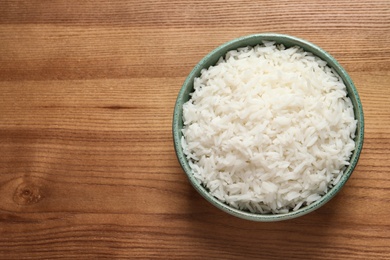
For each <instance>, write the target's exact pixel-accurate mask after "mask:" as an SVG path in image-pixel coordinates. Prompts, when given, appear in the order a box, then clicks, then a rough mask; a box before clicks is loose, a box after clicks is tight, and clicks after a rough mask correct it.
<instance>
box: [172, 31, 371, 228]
mask: <svg viewBox="0 0 390 260" xmlns="http://www.w3.org/2000/svg"><path fill="white" fill-rule="evenodd" d="M262 41H275V42H276V43H277V44H283V45H284V46H285V47H286V48H288V47H292V46H299V47H301V48H303V50H304V51H307V52H311V53H313V54H314V55H316V56H317V57H319V58H321V59H322V60H324V61H326V62H327V64H328V66H329V67H331V68H333V69H334V70H335V71H336V72H337V73H338V74H339V75H340V77H341V78H342V80H343V81H344V84H345V85H346V88H347V93H348V96H349V98H350V99H351V101H352V104H353V110H354V114H355V119H356V120H357V129H356V137H355V139H354V141H355V150H354V151H353V153H352V155H351V158H350V161H349V162H350V165H349V166H348V167H347V169H346V170H345V171H344V174H343V176H342V177H341V180H340V181H339V182H338V183H337V184H336V185H335V186H333V187H332V188H331V189H330V190H329V191H328V192H327V193H326V194H325V195H323V196H322V197H321V198H320V199H319V200H317V201H315V202H313V203H312V204H310V205H306V206H304V207H302V208H300V209H298V210H296V211H289V212H288V213H283V214H272V213H269V214H260V213H251V212H249V211H244V210H239V209H236V208H233V207H231V206H229V205H227V204H225V203H224V202H221V201H220V200H218V199H217V198H215V197H213V196H212V195H211V194H210V193H209V192H208V191H207V189H206V188H205V187H204V186H202V185H201V184H200V183H199V182H198V181H197V180H196V179H195V177H194V176H193V174H192V172H191V169H190V166H189V164H188V161H187V158H186V156H185V154H184V152H183V149H182V146H181V138H182V132H181V129H182V128H183V104H184V103H185V102H187V101H188V100H189V98H190V93H191V92H193V91H194V89H193V81H194V78H195V77H198V76H199V75H200V72H201V70H202V69H205V68H206V69H207V68H209V67H210V66H212V65H215V64H216V63H217V61H218V60H219V58H220V57H221V56H224V55H225V54H226V53H227V52H228V51H230V50H234V49H238V48H240V47H246V46H255V45H257V44H261V43H262ZM172 130H173V140H174V147H175V151H176V155H177V158H178V160H179V162H180V165H181V167H182V168H183V170H184V172H185V174H186V175H187V177H188V179H189V181H190V183H191V184H192V186H193V187H194V188H195V190H196V191H197V192H199V194H200V195H202V196H203V197H204V198H205V199H206V200H207V201H209V202H210V203H211V204H212V205H214V206H215V207H217V208H219V209H220V210H222V211H224V212H227V213H229V214H231V215H233V216H236V217H239V218H242V219H246V220H251V221H261V222H270V221H281V220H288V219H292V218H296V217H299V216H303V215H305V214H308V213H310V212H312V211H314V210H316V209H318V208H320V207H321V206H323V205H324V204H326V203H327V202H328V201H329V200H330V199H332V198H333V197H334V196H335V195H336V194H337V193H338V192H339V191H340V190H341V189H342V187H343V186H344V185H345V183H346V182H347V180H348V179H349V177H350V176H351V174H352V172H353V170H354V169H355V167H356V165H357V163H358V160H359V156H360V153H361V150H362V148H363V139H364V116H363V108H362V104H361V101H360V98H359V94H358V92H357V90H356V88H355V86H354V84H353V82H352V79H351V78H350V76H349V75H348V74H347V72H346V71H345V70H344V68H343V67H342V66H341V65H340V64H339V63H338V62H337V61H336V59H335V58H333V57H332V56H331V55H330V54H328V53H327V52H326V51H324V50H323V49H321V48H320V47H318V46H316V45H314V44H313V43H310V42H308V41H305V40H303V39H300V38H297V37H293V36H289V35H283V34H274V33H266V34H254V35H248V36H244V37H240V38H236V39H233V40H232V41H229V42H227V43H224V44H222V45H220V46H219V47H217V48H216V49H214V50H213V51H211V52H210V53H209V54H207V55H206V56H205V57H204V58H203V59H202V60H201V61H200V62H199V63H198V64H197V65H196V66H195V67H194V68H193V70H192V71H191V72H190V74H189V75H188V77H187V78H186V80H185V81H184V84H183V86H182V88H181V90H180V92H179V94H178V97H177V100H176V104H175V108H174V114H173V126H172Z"/></svg>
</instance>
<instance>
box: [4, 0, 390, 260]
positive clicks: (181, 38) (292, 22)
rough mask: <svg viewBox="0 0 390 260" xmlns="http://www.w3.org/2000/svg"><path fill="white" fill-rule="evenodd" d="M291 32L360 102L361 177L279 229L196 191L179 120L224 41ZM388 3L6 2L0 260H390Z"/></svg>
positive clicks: (355, 176) (278, 225) (358, 170)
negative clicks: (193, 80) (338, 73)
mask: <svg viewBox="0 0 390 260" xmlns="http://www.w3.org/2000/svg"><path fill="white" fill-rule="evenodd" d="M260 32H277V33H287V34H291V35H294V36H297V37H301V38H304V39H306V40H309V41H311V42H313V43H315V44H317V45H319V46H320V47H322V48H324V49H325V50H327V51H328V52H330V53H331V54H332V55H333V56H334V57H335V58H336V59H338V60H339V62H340V63H341V64H342V65H343V66H344V67H345V69H346V70H347V71H348V72H349V73H350V75H351V77H352V78H353V80H354V82H355V85H356V87H357V89H358V91H359V93H360V96H361V99H362V102H363V106H364V112H365V120H366V131H365V143H364V149H363V152H362V155H361V158H360V161H359V164H358V166H357V168H356V170H355V172H354V173H353V176H352V177H351V179H350V180H349V181H348V183H347V185H346V186H345V188H344V189H343V190H342V191H341V192H340V193H339V194H338V195H337V196H336V197H335V198H334V199H333V200H332V201H331V202H329V203H328V204H327V205H325V206H324V207H323V208H321V209H319V210H317V211H315V212H313V213H311V214H309V215H306V216H304V217H301V218H298V219H294V220H290V221H285V222H278V223H255V222H250V221H245V220H241V219H237V218H235V217H232V216H230V215H227V214H225V213H223V212H220V211H219V210H217V209H216V208H214V207H213V206H211V205H210V204H209V203H208V202H206V201H205V200H204V199H202V198H201V197H200V195H198V194H197V193H196V191H195V190H194V189H193V188H192V187H191V186H190V184H189V182H188V180H187V179H186V177H185V175H184V173H183V171H182V169H181V168H180V166H179V163H178V162H177V159H176V157H175V153H174V149H173V145H172V134H171V121H172V111H173V106H174V102H175V99H176V96H177V93H178V91H179V89H180V87H181V85H182V83H183V81H184V79H185V77H186V75H187V74H188V73H189V72H190V70H191V69H192V68H193V66H194V65H195V64H196V63H197V62H198V61H199V60H200V59H201V58H202V57H203V56H204V55H205V54H206V53H208V52H210V51H211V50H212V49H214V48H215V47H217V46H218V45H220V44H221V43H224V42H226V41H228V40H231V39H233V38H236V37H238V36H243V35H247V34H252V33H260ZM389 84H390V2H389V1H388V0H383V1H368V0H365V1H350V0H349V1H322V0H321V1H298V0H293V1H287V0H285V1H214V0H212V1H183V0H172V1H168V0H164V1H150V0H144V1H133V0H127V1H119V0H116V1H115V0H113V1H103V0H96V1H90V0H87V1H76V0H69V1H65V0H54V1H33V0H32V1H17V0H14V1H10V0H2V1H1V2H0V258H1V259H129V258H144V259H292V258H298V259H390V171H389V161H390V150H389V146H390V136H389V134H390V130H389V126H390V106H389V98H390V85H389Z"/></svg>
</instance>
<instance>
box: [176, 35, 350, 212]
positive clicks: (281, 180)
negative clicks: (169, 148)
mask: <svg viewBox="0 0 390 260" xmlns="http://www.w3.org/2000/svg"><path fill="white" fill-rule="evenodd" d="M183 121H184V127H183V129H182V132H183V138H182V147H183V149H184V153H185V154H186V156H187V159H188V161H189V164H190V167H191V169H192V172H193V174H194V176H195V178H196V179H197V180H198V181H199V182H200V183H202V184H203V185H204V186H205V187H206V188H207V189H208V190H209V192H210V193H211V194H212V195H213V196H215V197H216V198H218V199H219V200H221V201H222V202H225V203H227V204H228V205H230V206H232V207H235V208H237V209H242V210H246V211H250V212H255V213H287V212H289V211H291V210H293V211H295V210H297V209H299V208H301V207H302V206H305V205H309V204H311V203H313V202H314V201H316V200H318V199H320V198H321V196H323V195H324V194H325V193H326V192H327V191H328V190H329V189H330V188H331V187H332V186H334V185H335V184H337V183H338V182H339V180H340V178H341V176H342V175H343V170H345V168H346V166H347V165H348V164H349V162H348V161H349V158H350V156H351V154H352V151H353V150H354V149H355V143H354V141H353V138H354V137H355V130H356V124H357V121H356V120H355V119H354V112H353V107H352V103H351V100H350V99H349V98H348V97H347V92H346V87H345V85H344V83H343V81H342V79H341V78H340V77H339V75H337V73H336V72H335V71H333V70H332V69H331V68H329V67H328V66H327V65H326V62H325V61H323V60H321V59H320V58H318V57H316V56H314V55H313V54H311V53H308V52H305V51H303V50H302V49H301V48H299V47H291V48H285V47H284V46H283V45H276V44H275V43H274V42H263V44H262V45H257V46H255V47H245V48H240V49H238V50H233V51H230V52H228V53H227V54H226V55H225V56H224V57H221V59H220V60H219V61H218V63H217V64H216V65H215V66H211V67H210V68H208V69H204V70H202V72H201V75H200V76H199V77H198V78H195V80H194V92H193V93H192V94H191V99H190V100H189V101H188V102H187V103H185V104H184V106H183Z"/></svg>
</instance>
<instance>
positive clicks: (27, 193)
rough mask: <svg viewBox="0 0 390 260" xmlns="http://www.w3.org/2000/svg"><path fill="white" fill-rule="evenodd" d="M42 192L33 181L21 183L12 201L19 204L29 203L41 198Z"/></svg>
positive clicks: (36, 201)
mask: <svg viewBox="0 0 390 260" xmlns="http://www.w3.org/2000/svg"><path fill="white" fill-rule="evenodd" d="M42 198H43V194H42V190H41V188H40V187H39V186H37V185H35V184H33V183H26V182H23V183H21V184H20V185H19V186H18V187H17V188H16V191H15V193H14V201H15V203H16V204H19V205H31V204H35V203H38V202H39V201H40V200H42Z"/></svg>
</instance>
